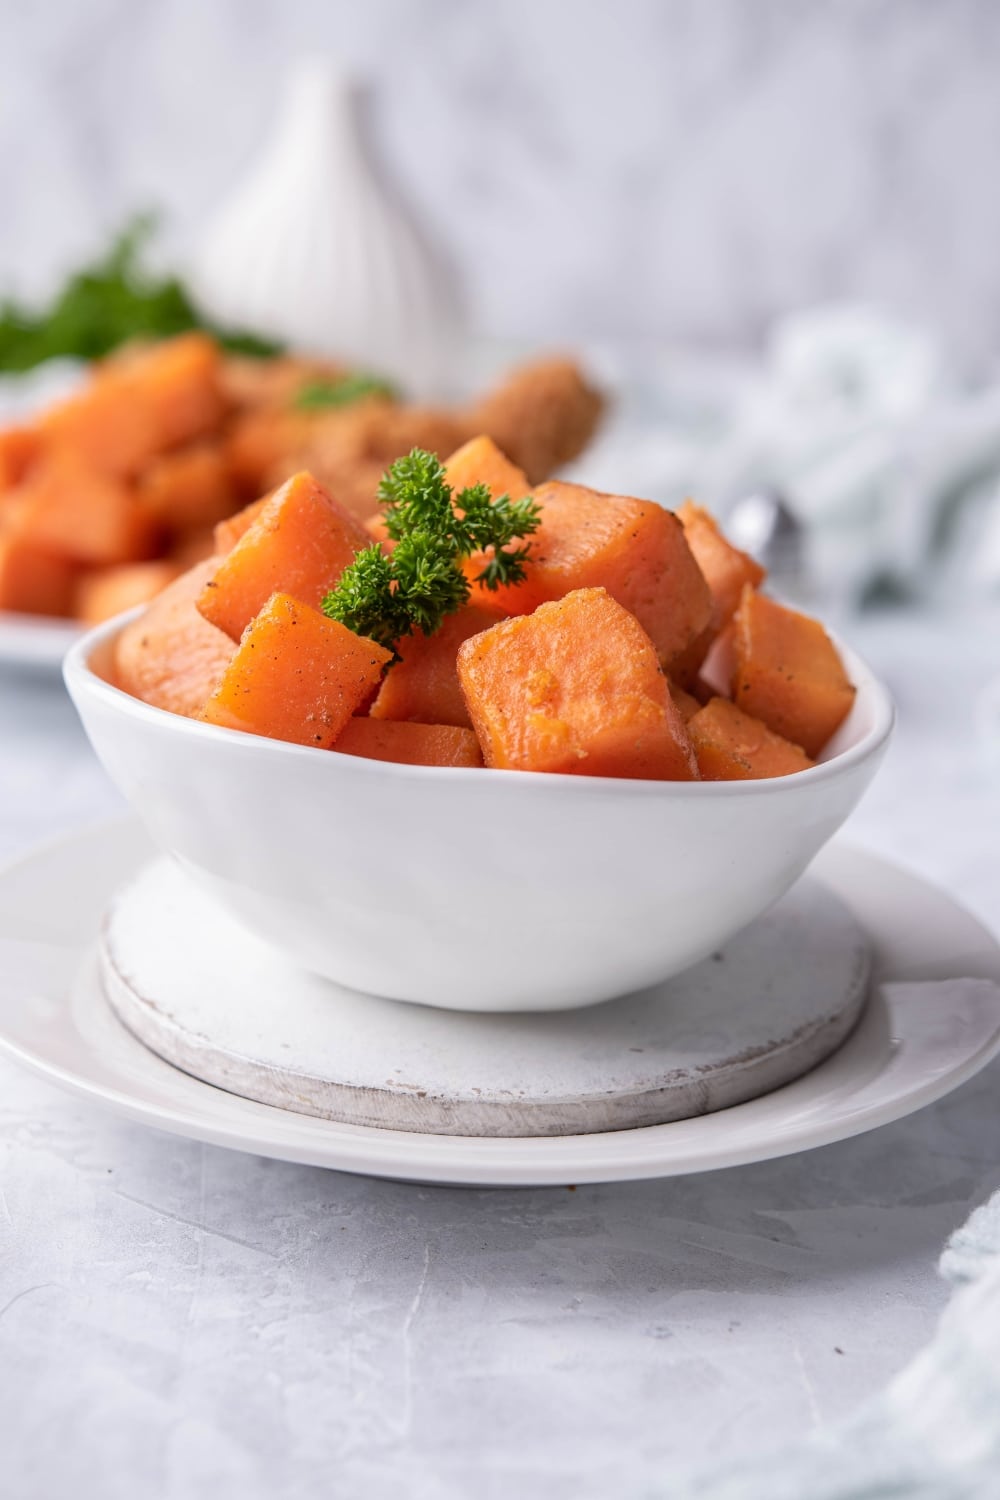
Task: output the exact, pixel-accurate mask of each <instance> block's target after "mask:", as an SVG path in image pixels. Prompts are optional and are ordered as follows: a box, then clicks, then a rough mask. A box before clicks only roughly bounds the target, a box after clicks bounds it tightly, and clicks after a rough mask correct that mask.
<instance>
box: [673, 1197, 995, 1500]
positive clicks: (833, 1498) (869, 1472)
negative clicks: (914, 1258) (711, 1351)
mask: <svg viewBox="0 0 1000 1500" xmlns="http://www.w3.org/2000/svg"><path fill="white" fill-rule="evenodd" d="M940 1269H941V1273H942V1275H943V1276H945V1277H946V1278H947V1280H948V1281H950V1282H951V1283H952V1285H953V1287H954V1291H953V1293H952V1298H951V1301H950V1303H949V1304H948V1307H947V1308H946V1310H945V1312H944V1314H943V1315H942V1318H941V1322H940V1324H939V1326H938V1329H937V1332H936V1334H935V1336H934V1338H933V1340H932V1341H931V1343H930V1344H929V1345H928V1346H927V1348H926V1349H924V1350H923V1351H922V1352H921V1353H920V1354H919V1355H917V1357H916V1358H915V1359H914V1360H913V1361H912V1363H911V1364H910V1365H909V1366H908V1367H907V1368H906V1369H905V1370H903V1372H902V1373H901V1374H900V1375H898V1376H897V1377H896V1379H895V1380H894V1381H893V1382H892V1383H891V1384H890V1385H889V1386H888V1388H887V1389H886V1390H885V1391H884V1392H883V1394H882V1395H881V1396H878V1397H876V1398H875V1399H874V1400H872V1401H869V1402H867V1403H866V1404H865V1406H864V1407H863V1408H862V1409H861V1411H860V1412H858V1413H857V1415H856V1416H854V1417H853V1418H852V1419H851V1420H850V1421H848V1422H844V1423H841V1424H839V1425H837V1426H835V1427H831V1428H830V1429H829V1430H828V1431H827V1432H825V1433H817V1434H815V1435H813V1436H811V1437H810V1438H808V1439H806V1440H804V1441H802V1442H801V1443H797V1444H795V1445H794V1446H792V1447H791V1448H787V1449H783V1450H781V1451H779V1452H776V1453H774V1454H771V1455H768V1456H766V1457H764V1458H760V1459H757V1460H754V1461H753V1462H751V1463H748V1464H746V1463H745V1464H741V1465H740V1466H739V1468H736V1467H734V1466H729V1465H727V1467H726V1468H725V1469H723V1470H713V1471H710V1472H708V1473H703V1474H701V1475H700V1476H697V1477H695V1478H692V1479H689V1480H688V1481H687V1482H686V1483H685V1484H684V1485H683V1486H682V1487H681V1488H680V1489H668V1490H667V1491H666V1493H667V1494H668V1495H670V1497H671V1500H1000V1193H997V1194H996V1195H995V1196H994V1197H993V1198H991V1199H990V1201H989V1202H988V1203H986V1204H984V1205H983V1207H982V1208H979V1209H977V1210H976V1212H975V1213H974V1214H973V1215H972V1217H971V1218H970V1219H969V1221H968V1222H967V1223H966V1224H965V1225H963V1227H962V1228H961V1229H959V1230H957V1231H956V1233H955V1234H954V1235H953V1236H952V1238H951V1240H950V1241H949V1243H948V1245H947V1247H946V1249H945V1251H944V1254H943V1255H942V1257H941V1263H940Z"/></svg>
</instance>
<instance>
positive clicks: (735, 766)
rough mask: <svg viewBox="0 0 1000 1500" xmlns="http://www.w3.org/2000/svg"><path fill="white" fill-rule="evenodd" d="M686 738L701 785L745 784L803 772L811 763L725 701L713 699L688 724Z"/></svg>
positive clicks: (800, 751) (779, 738) (796, 746)
mask: <svg viewBox="0 0 1000 1500" xmlns="http://www.w3.org/2000/svg"><path fill="white" fill-rule="evenodd" d="M687 731H688V734H689V735H690V737H691V743H692V745H693V746H694V753H695V755H696V757H697V759H698V770H699V771H700V772H701V774H702V778H703V780H705V781H749V780H752V779H754V778H765V777H772V776H790V775H791V774H792V772H793V771H807V770H808V769H809V767H810V766H811V765H812V764H813V762H812V761H811V760H810V759H809V757H808V755H806V753H805V751H804V750H800V748H799V746H798V745H793V744H792V743H791V741H790V740H785V739H782V738H781V736H780V735H778V734H774V733H773V732H772V731H771V730H770V729H768V727H767V725H766V724H762V723H761V722H760V720H759V719H754V718H751V716H750V715H749V714H745V713H744V712H743V711H742V709H739V708H737V707H736V705H735V704H733V703H730V702H729V700H728V699H726V698H713V699H712V700H711V701H710V702H709V703H707V704H706V705H705V707H704V708H702V709H699V711H698V712H697V713H696V714H694V715H693V717H692V718H690V719H689V720H688V726H687Z"/></svg>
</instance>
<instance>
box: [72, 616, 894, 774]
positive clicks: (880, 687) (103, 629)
mask: <svg viewBox="0 0 1000 1500" xmlns="http://www.w3.org/2000/svg"><path fill="white" fill-rule="evenodd" d="M145 607H146V606H145V605H138V606H136V607H135V608H133V609H130V610H126V611H124V612H123V613H122V614H119V615H115V616H113V617H112V618H111V619H110V620H105V621H103V622H102V623H101V624H99V625H95V626H93V627H92V628H91V629H89V630H88V631H87V632H86V633H85V634H84V635H82V636H80V637H79V639H77V640H76V641H74V642H73V644H72V645H71V646H70V647H69V649H68V650H67V652H66V654H65V656H64V657H63V663H62V673H63V680H64V682H65V684H66V687H67V689H68V691H69V694H70V697H71V698H72V699H73V701H74V704H77V699H78V696H82V695H87V696H90V697H94V698H96V699H97V700H98V701H100V702H103V703H104V704H105V705H106V706H107V707H108V708H111V709H113V710H115V711H116V712H121V713H124V714H125V715H126V716H127V717H129V718H132V719H134V720H138V721H139V722H140V723H143V724H145V725H146V726H147V727H149V728H150V729H152V730H157V729H160V730H163V731H165V732H168V733H173V734H176V735H181V736H185V737H187V738H192V737H193V738H194V739H200V740H203V741H204V742H205V743H206V744H211V743H213V742H214V743H215V744H217V745H222V744H224V745H226V746H228V747H229V749H231V750H232V751H233V753H234V754H237V755H254V754H256V755H269V756H271V757H272V758H278V759H284V760H287V761H289V763H290V764H291V763H294V762H295V761H296V760H301V758H302V757H303V756H305V757H308V758H309V759H310V760H313V761H315V757H317V756H323V757H324V758H329V757H330V756H333V757H335V760H334V762H333V764H334V765H337V766H339V767H340V768H341V770H342V771H343V770H344V769H345V762H348V761H349V762H351V764H352V767H353V768H354V771H353V772H352V774H354V773H356V774H357V775H359V776H361V777H364V776H375V777H376V778H378V779H379V780H384V779H389V780H395V781H399V780H402V781H415V782H421V781H428V780H431V781H433V780H442V779H445V778H448V779H454V778H456V777H457V778H459V779H460V780H466V781H468V778H470V777H475V778H476V780H477V781H478V782H480V783H482V781H483V779H484V772H485V773H486V775H487V776H488V778H489V783H490V784H492V785H500V784H501V783H503V784H506V785H510V784H511V783H512V782H513V783H515V784H516V785H517V786H519V787H521V788H523V790H524V791H527V790H528V789H529V788H533V789H534V790H535V791H539V790H541V789H544V790H546V791H553V790H555V789H556V788H558V789H560V795H574V796H578V797H595V796H598V795H600V794H601V793H603V794H604V795H607V794H608V792H609V791H614V792H615V793H620V794H621V795H622V796H625V797H646V798H649V797H656V798H659V799H663V798H682V799H695V798H702V799H704V798H705V797H706V796H718V797H747V796H758V797H768V796H789V795H790V794H792V793H794V791H795V790H805V788H806V787H807V786H808V787H816V786H818V785H819V784H820V783H821V782H824V781H831V780H835V779H837V778H839V777H840V776H842V775H844V774H845V773H847V772H849V771H851V770H852V769H854V768H855V767H856V766H858V765H860V764H861V763H862V762H864V761H866V760H869V759H870V758H871V757H872V756H874V755H876V754H878V752H879V751H880V750H881V749H882V748H883V747H884V745H885V744H886V741H887V740H888V738H889V736H890V734H891V733H892V730H893V727H894V725H895V720H896V709H895V705H894V703H893V700H892V696H891V694H890V693H889V690H888V688H887V687H886V686H885V684H884V683H883V682H882V681H881V680H880V679H879V678H878V677H877V676H876V675H875V673H874V672H873V671H872V669H871V668H870V667H869V666H868V663H867V662H866V661H865V660H864V658H863V657H861V656H859V655H858V653H857V652H856V651H854V650H853V649H852V648H851V647H850V646H848V645H847V644H846V643H845V642H844V641H843V640H841V638H840V636H839V635H838V634H836V633H835V632H833V631H827V633H828V634H829V635H830V638H831V639H832V640H833V641H834V643H835V644H836V646H837V649H838V651H839V652H840V653H841V655H842V656H843V658H844V662H845V665H846V666H847V668H848V671H849V673H850V676H851V680H852V682H853V683H854V684H855V686H856V687H859V688H860V687H861V685H862V683H864V686H865V688H866V690H868V691H869V692H870V694H871V704H872V724H871V727H870V728H869V729H868V730H867V731H866V733H865V734H863V735H862V736H861V738H860V739H859V740H858V741H857V743H856V744H854V745H850V746H848V747H847V749H845V750H842V751H840V752H839V753H838V754H836V755H834V756H832V757H831V758H830V759H829V760H825V761H818V762H817V763H816V764H815V765H813V766H810V767H809V768H808V770H805V771H796V772H794V774H792V775H790V776H774V777H757V778H752V779H749V780H746V781H652V780H646V779H641V778H630V777H617V776H570V775H566V774H564V773H563V772H556V771H511V770H499V769H495V768H493V767H488V766H487V767H478V766H476V767H472V766H420V765H405V764H402V763H401V762H398V761H385V760H375V759H372V758H370V757H366V756H362V755H344V754H343V753H341V752H338V751H337V749H336V747H332V748H331V749H329V750H321V749H319V748H318V747H317V746H314V745H297V744H294V743H292V742H291V741H289V740H277V739H270V738H269V737H268V736H266V735H260V734H252V733H250V732H248V731H246V730H242V729H224V728H222V727H221V726H220V725H217V724H203V723H201V721H200V720H198V719H189V718H187V717H186V716H185V715H183V714H175V713H171V712H170V710H169V709H165V708H157V707H156V706H155V705H154V704H152V703H146V702H144V701H143V699H141V698H135V697H133V696H132V694H131V693H127V692H125V690H124V689H123V688H119V687H115V685H114V684H113V683H110V682H108V681H107V680H106V679H105V678H103V677H100V676H99V675H98V673H97V672H96V671H95V670H94V669H93V667H92V666H91V665H90V659H91V657H92V656H93V654H94V653H95V652H96V651H97V650H98V649H99V648H101V647H102V646H105V645H107V643H108V642H109V641H111V640H112V639H113V638H114V637H115V636H116V635H118V634H119V633H120V631H121V630H123V629H124V627H125V626H126V625H128V624H129V623H130V622H131V621H132V620H134V619H138V617H139V616H140V615H141V614H142V612H143V610H144V609H145ZM824 628H826V627H824ZM77 706H78V705H77Z"/></svg>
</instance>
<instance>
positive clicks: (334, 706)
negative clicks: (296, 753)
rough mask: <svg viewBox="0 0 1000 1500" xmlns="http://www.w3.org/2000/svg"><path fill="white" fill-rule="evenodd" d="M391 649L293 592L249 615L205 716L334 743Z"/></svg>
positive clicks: (255, 730)
mask: <svg viewBox="0 0 1000 1500" xmlns="http://www.w3.org/2000/svg"><path fill="white" fill-rule="evenodd" d="M391 655H392V653H391V652H389V651H386V650H384V649H383V648H382V647H381V646H378V645H376V644H375V642H374V641H369V640H367V639H366V638H365V637H364V636H358V635H354V634H353V632H352V631H350V630H348V629H347V628H346V626H344V625H341V624H340V623H339V622H338V621H336V620H328V619H327V618H326V616H325V615H323V614H320V612H319V610H316V609H312V608H311V607H310V606H309V605H308V604H303V603H302V602H301V601H300V600H298V599H293V598H291V597H290V596H289V595H288V594H274V595H273V596H272V598H270V599H269V600H268V601H267V603H266V604H265V605H264V608H263V609H262V610H261V611H260V612H259V614H257V615H256V616H255V618H254V619H253V620H251V621H250V623H249V625H248V626H247V628H246V631H245V632H244V634H243V638H242V639H241V641H240V643H239V645H238V646H237V648H236V652H235V654H234V655H233V658H232V660H231V661H230V662H229V664H228V666H227V667H226V669H225V671H224V672H223V674H222V679H221V681H220V682H219V685H218V687H217V688H216V689H215V691H214V693H213V694H212V696H211V697H210V698H209V699H208V702H207V703H206V704H205V706H204V708H203V709H202V711H201V714H200V715H199V717H200V718H201V719H203V720H204V721H205V723H207V724H219V725H221V726H222V727H223V728H225V729H242V730H245V731H246V732H248V733H250V734H262V735H267V736H269V737H270V738H271V739H276V740H291V741H292V742H293V743H295V744H298V745H315V746H317V747H319V748H320V749H329V747H330V746H331V745H332V744H333V743H334V741H335V740H336V739H337V737H338V735H339V734H340V733H341V732H342V730H343V729H344V726H345V725H346V724H347V723H348V721H349V719H350V718H351V715H352V714H353V713H354V711H355V709H356V708H358V707H359V705H360V704H361V703H362V702H363V701H364V699H365V698H366V697H367V696H368V695H369V694H370V692H371V690H372V688H373V687H374V686H375V684H376V683H377V682H378V680H379V677H380V676H381V675H382V670H383V668H384V667H385V665H386V663H387V662H388V661H389V660H390V659H391Z"/></svg>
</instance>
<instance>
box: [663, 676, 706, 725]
mask: <svg viewBox="0 0 1000 1500" xmlns="http://www.w3.org/2000/svg"><path fill="white" fill-rule="evenodd" d="M670 696H671V698H672V699H673V700H674V707H675V708H676V709H677V712H678V713H679V714H680V716H681V718H682V719H683V720H684V722H685V724H687V723H688V722H689V721H690V720H691V719H692V718H693V717H694V715H695V714H696V713H697V712H698V710H699V709H700V708H701V704H700V703H699V702H698V700H697V698H695V697H693V695H692V694H691V693H686V692H685V691H684V689H683V688H682V687H678V686H677V684H676V682H672V683H671V684H670Z"/></svg>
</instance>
